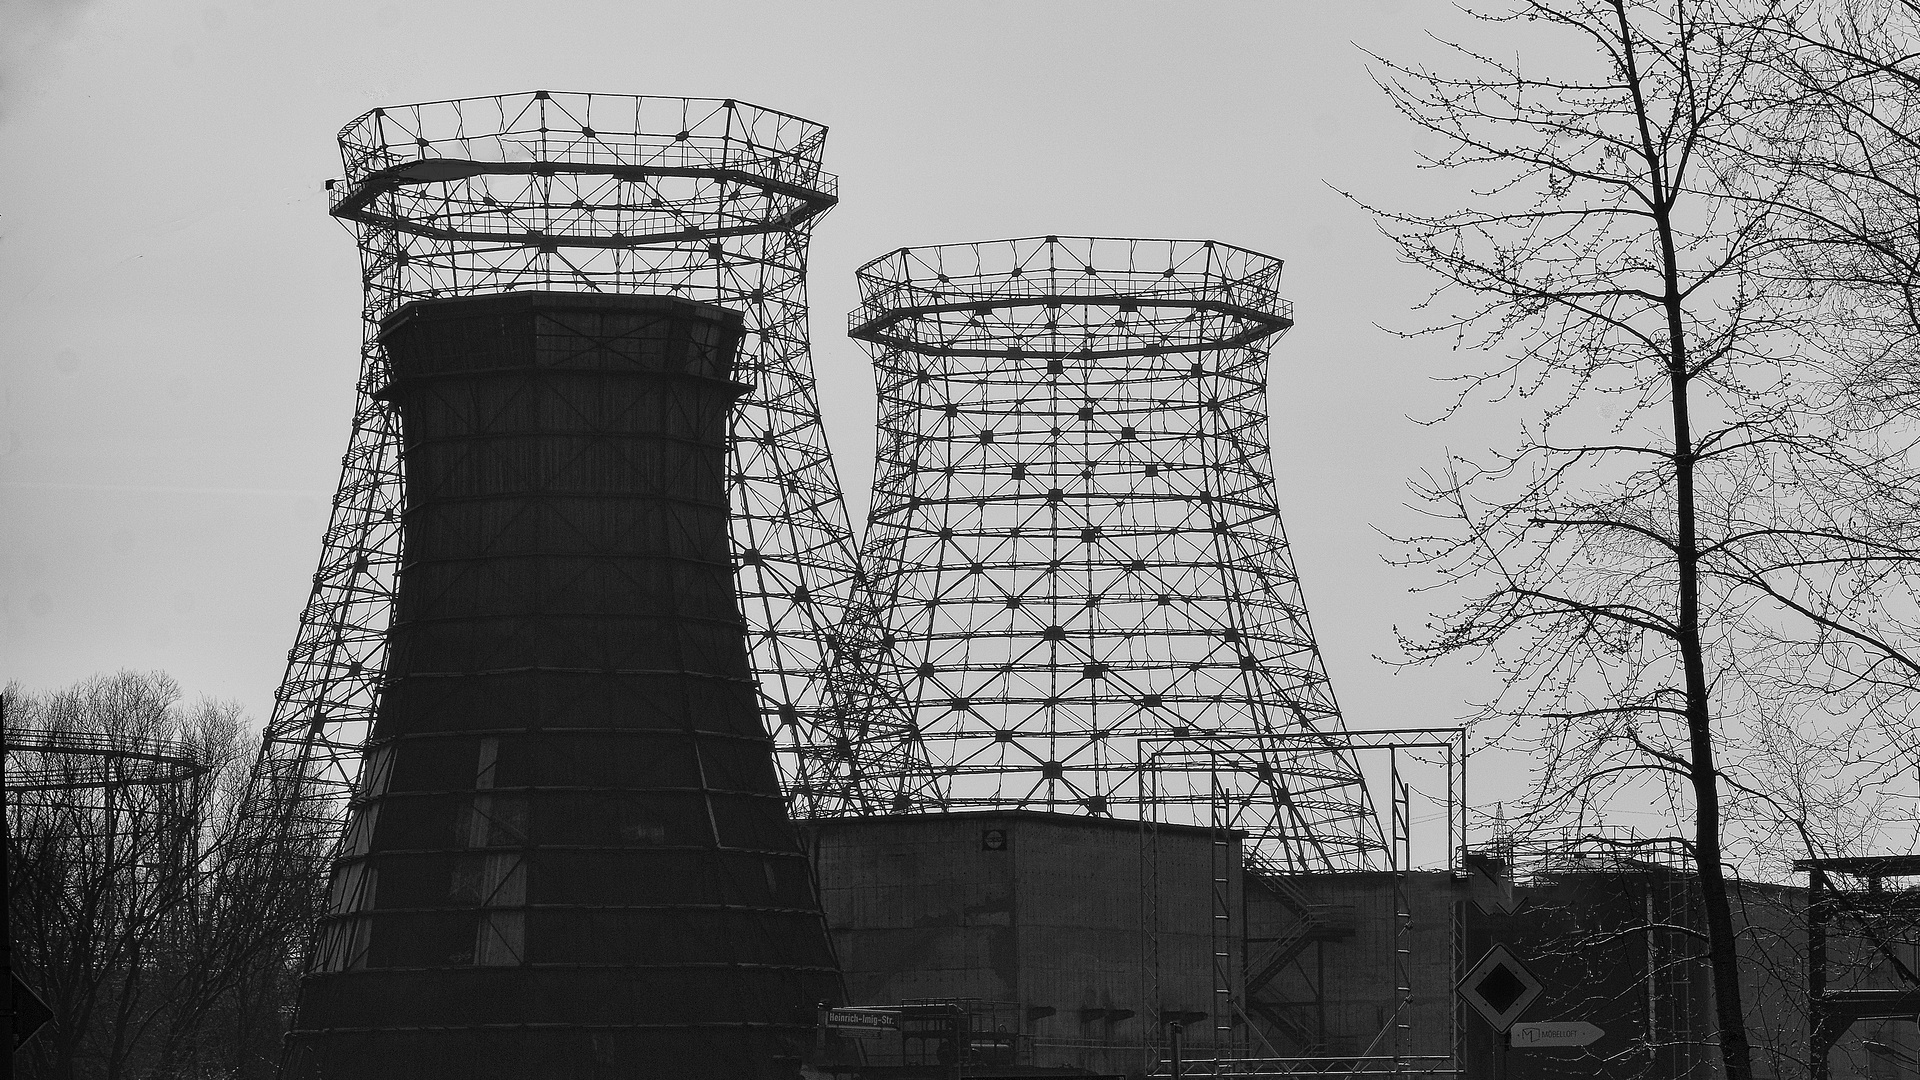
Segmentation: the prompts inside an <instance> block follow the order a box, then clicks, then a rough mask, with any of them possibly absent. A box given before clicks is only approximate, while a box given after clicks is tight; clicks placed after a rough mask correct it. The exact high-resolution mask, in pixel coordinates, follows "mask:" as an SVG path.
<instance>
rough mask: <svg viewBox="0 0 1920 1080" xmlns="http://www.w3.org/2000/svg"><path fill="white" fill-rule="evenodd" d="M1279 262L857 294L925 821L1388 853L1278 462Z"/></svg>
mask: <svg viewBox="0 0 1920 1080" xmlns="http://www.w3.org/2000/svg"><path fill="white" fill-rule="evenodd" d="M1279 276H1280V262H1279V260H1277V259H1273V258H1269V257H1268V256H1265V255H1261V254H1258V253H1256V252H1251V251H1246V250H1243V249H1240V248H1235V247H1231V246H1229V245H1226V244H1219V243H1215V242H1212V241H1174V240H1129V239H1101V238H1087V237H1059V236H1048V237H1033V238H1029V239H1022V240H1007V241H995V242H991V243H980V244H954V245H947V246H941V247H930V248H912V249H908V248H902V249H900V250H898V251H896V252H893V253H891V254H888V255H886V256H883V257H881V258H879V259H875V260H874V261H873V262H871V263H869V264H867V265H866V266H864V267H862V268H861V270H860V271H859V280H860V291H861V306H860V308H859V309H858V310H857V311H855V312H854V313H853V315H852V317H851V323H852V331H851V332H852V334H853V336H854V337H856V338H858V339H860V340H862V341H864V342H867V343H869V346H870V348H871V350H872V352H873V356H874V366H875V371H876V378H877V381H878V383H879V392H880V445H879V460H878V463H877V467H876V475H875V481H874V496H873V509H872V519H871V523H870V525H869V527H868V532H867V543H866V547H865V550H864V552H863V558H864V561H865V566H866V571H867V574H868V576H869V578H870V579H871V581H872V582H873V588H874V591H875V594H876V599H875V600H874V602H873V608H874V609H875V610H876V611H878V612H880V613H882V615H883V617H884V619H885V623H884V627H883V636H882V637H881V639H880V646H881V647H882V648H883V649H884V650H885V652H884V656H885V664H886V668H887V670H888V672H889V673H890V674H891V675H892V676H893V677H894V678H896V679H897V680H898V681H899V682H900V684H901V685H903V686H904V687H905V688H906V690H905V694H906V697H907V701H908V706H907V707H908V711H909V713H910V715H911V717H912V721H913V723H912V727H913V729H914V730H915V731H916V732H917V734H918V737H919V738H920V739H921V741H922V742H923V744H924V745H925V747H926V758H927V765H926V768H927V769H928V770H929V778H928V781H927V782H926V783H924V784H906V785H902V787H903V788H904V789H906V790H911V791H919V792H923V793H924V794H923V795H921V796H918V797H916V798H915V799H914V800H913V802H912V808H913V809H928V810H933V809H1021V810H1046V811H1052V812H1057V813H1075V814H1091V815H1095V816H1110V817H1134V818H1140V819H1144V820H1148V821H1155V820H1158V821H1168V822H1179V823H1185V824H1198V825H1205V826H1212V827H1216V828H1230V829H1234V830H1240V831H1244V832H1245V833H1246V834H1247V835H1248V837H1249V845H1248V852H1249V854H1250V856H1251V857H1253V858H1254V859H1255V860H1256V863H1257V864H1260V865H1267V866H1273V867H1278V868H1287V869H1311V868H1327V867H1354V866H1359V865H1364V864H1365V863H1366V861H1367V859H1368V858H1369V857H1370V856H1371V853H1373V852H1375V851H1378V850H1380V848H1381V846H1382V843H1381V837H1380V829H1379V826H1378V824H1377V822H1376V821H1375V819H1374V816H1373V812H1372V808H1371V805H1370V804H1369V801H1368V797H1367V793H1366V790H1365V788H1364V785H1363V784H1362V782H1361V777H1360V773H1359V770H1358V768H1357V766H1356V763H1355V762H1354V760H1353V758H1352V755H1351V754H1350V753H1349V752H1348V751H1347V750H1346V749H1345V748H1344V745H1343V742H1342V739H1341V734H1340V733H1341V728H1342V721H1341V717H1340V712H1339V709H1338V706H1337V705H1336V703H1335V701H1334V697H1333V694H1332V690H1331V688H1330V687H1329V685H1328V680H1327V675H1326V671H1325V668H1324V667H1323V665H1322V663H1321V660H1320V653H1319V649H1318V646H1317V645H1316V644H1315V642H1314V638H1313V633H1312V628H1311V625H1310V624H1309V622H1308V619H1307V610H1306V604H1305V601H1304V600H1303V599H1302V597H1301V593H1300V585H1299V578H1298V575H1297V574H1296V573H1295V570H1294V565H1293V558H1292V555H1291V552H1290V550H1289V548H1288V545H1287V540H1286V534H1285V532H1284V531H1283V530H1282V529H1281V526H1280V516H1279V508H1278V501H1277V497H1276V494H1275V491H1274V486H1273V481H1272V477H1271V475H1270V471H1269V467H1268V461H1267V432H1266V426H1267V419H1268V414H1267V410H1266V397H1267V373H1266V360H1267V353H1266V347H1267V345H1268V344H1269V343H1270V342H1271V341H1272V340H1274V339H1275V338H1276V337H1277V336H1278V335H1279V334H1280V333H1281V332H1283V331H1285V330H1286V329H1287V328H1288V327H1290V326H1291V325H1292V324H1293V319H1292V308H1291V306H1290V305H1289V304H1288V303H1287V302H1286V301H1285V300H1284V299H1282V298H1281V297H1280V296H1279V295H1278V293H1277V291H1276V290H1277V285H1278V280H1279Z"/></svg>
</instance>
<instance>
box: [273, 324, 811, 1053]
mask: <svg viewBox="0 0 1920 1080" xmlns="http://www.w3.org/2000/svg"><path fill="white" fill-rule="evenodd" d="M739 339H740V317H739V315H738V313H736V312H731V311H727V310H725V309H721V308H715V307H711V306H708V305H704V304H698V303H693V302H690V301H686V300H680V299H676V298H666V297H646V296H622V295H594V294H564V293H550V292H523V293H509V294H502V295H499V296H492V297H466V298H458V299H448V300H427V301H421V302H418V303H415V304H412V305H409V306H408V307H406V308H403V309H402V310H401V311H400V312H399V313H397V314H396V315H394V316H392V317H391V318H389V319H388V320H387V322H386V328H385V333H384V334H383V336H382V342H383V344H384V345H385V349H386V355H387V357H388V358H389V361H390V364H391V368H390V370H391V379H390V382H389V383H388V385H387V387H386V388H385V396H386V397H388V398H389V399H390V400H392V401H393V402H394V403H395V405H396V406H397V408H398V411H399V414H400V418H401V426H402V431H403V453H402V460H403V462H404V466H405V474H406V481H407V493H408V494H407V508H406V519H405V538H406V541H405V545H404V548H403V552H402V565H401V570H400V576H399V589H398V600H397V605H396V612H395V618H394V622H393V627H392V629H391V631H390V634H389V641H390V647H389V662H388V671H387V678H386V689H385V692H384V694H383V696H382V700H381V704H380V711H379V715H378V717H377V719H376V721H375V724H374V731H373V741H372V746H373V749H372V750H371V753H370V756H369V759H368V763H367V766H366V769H365V773H364V785H365V786H364V791H363V793H362V798H361V800H360V801H359V802H358V804H357V806H356V810H355V813H354V817H353V823H352V825H351V827H350V829H349V832H348V837H347V841H346V845H345V850H344V851H343V853H342V858H341V860H340V862H339V864H338V866H337V867H336V869H335V872H334V877H333V892H332V913H331V914H330V915H329V917H328V918H327V920H326V921H325V923H324V924H323V931H322V937H321V946H320V949H319V952H318V955H317V956H316V957H315V958H314V959H315V964H314V970H313V972H312V973H311V974H309V976H308V978H307V981H306V983H305V984H304V987H303V993H302V1002H301V1007H300V1014H299V1017H298V1020H297V1022H296V1024H295V1027H294V1031H293V1033H292V1035H291V1036H290V1050H289V1067H288V1069H287V1070H286V1074H287V1075H289V1076H293V1077H301V1078H307V1077H311V1078H314V1080H332V1078H336V1077H376V1076H407V1077H431V1076H446V1077H463V1078H466V1077H486V1076H498V1077H514V1078H516V1080H520V1078H531V1077H554V1078H561V1077H565V1078H569V1080H571V1078H580V1077H595V1076H621V1077H632V1076H660V1077H669V1076H670V1077H675V1078H681V1077H700V1076H706V1077H715V1078H721V1077H724V1078H727V1080H734V1078H746V1077H772V1076H776V1075H783V1074H782V1073H781V1072H779V1071H777V1069H776V1063H777V1062H778V1061H780V1060H781V1059H788V1060H789V1064H788V1065H787V1066H786V1074H789V1075H790V1074H791V1070H792V1062H794V1061H797V1056H798V1054H799V1052H800V1051H801V1050H802V1049H804V1048H805V1046H806V1043H807V1038H808V1035H809V1034H810V1030H811V1021H812V1015H813V1006H814V1004H815V1003H816V1002H818V1001H822V1000H826V999H828V998H830V997H833V996H834V994H835V987H836V983H837V978H838V977H837V974H836V972H835V969H834V964H833V957H832V953H831V949H830V947H829V946H828V944H827V940H826V929H825V925H824V922H823V920H822V918H821V915H820V910H819V906H818V902H817V900H816V899H815V897H814V893H813V889H812V885H811V880H810V875H809V871H808V867H807V863H806V860H805V857H804V856H803V855H802V854H801V852H800V849H799V846H798V843H797V841H796V838H795V836H794V833H793V830H792V827H791V825H790V824H789V823H788V821H787V818H786V813H785V808H784V803H783V800H782V797H781V793H780V790H779V781H778V779H777V777H776V775H775V772H774V767H773V747H772V744H771V742H770V740H769V739H768V737H767V735H766V732H765V730H764V728H763V727H762V726H761V723H760V719H759V715H758V710H757V708H756V703H755V700H754V686H753V680H752V675H751V671H750V670H749V668H748V664H747V654H746V649H745V641H744V637H743V634H742V629H741V623H740V617H739V609H738V606H737V603H736V601H735V596H734V589H733V580H732V564H731V561H730V559H729V557H728V551H727V497H726V484H725V475H726V465H725V461H726V434H727V413H728V407H729V405H730V403H731V402H732V401H733V399H734V398H735V397H736V396H737V395H738V394H739V393H740V392H741V391H743V390H744V389H745V387H743V386H741V385H740V384H738V383H736V382H733V381H732V379H731V368H732V361H733V356H734V352H735V349H736V347H737V345H738V343H739Z"/></svg>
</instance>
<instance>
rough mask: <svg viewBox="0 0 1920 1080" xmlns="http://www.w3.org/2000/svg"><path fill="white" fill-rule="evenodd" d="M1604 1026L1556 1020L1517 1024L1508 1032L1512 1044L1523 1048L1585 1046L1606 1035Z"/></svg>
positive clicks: (1583, 1021)
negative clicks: (1542, 1022)
mask: <svg viewBox="0 0 1920 1080" xmlns="http://www.w3.org/2000/svg"><path fill="white" fill-rule="evenodd" d="M1605 1034H1606V1030H1605V1029H1604V1028H1599V1027H1595V1026H1594V1025H1592V1024H1589V1023H1587V1022H1586V1021H1585V1020H1556V1021H1553V1022H1552V1023H1547V1024H1515V1025H1513V1029H1512V1030H1511V1031H1509V1032H1508V1033H1507V1036H1508V1038H1509V1039H1510V1040H1511V1042H1512V1045H1514V1046H1516V1047H1520V1048H1522V1049H1529V1048H1532V1047H1536V1046H1543V1047H1544V1046H1585V1045H1587V1044H1588V1043H1590V1042H1592V1041H1594V1040H1595V1039H1598V1038H1599V1037H1600V1036H1602V1035H1605Z"/></svg>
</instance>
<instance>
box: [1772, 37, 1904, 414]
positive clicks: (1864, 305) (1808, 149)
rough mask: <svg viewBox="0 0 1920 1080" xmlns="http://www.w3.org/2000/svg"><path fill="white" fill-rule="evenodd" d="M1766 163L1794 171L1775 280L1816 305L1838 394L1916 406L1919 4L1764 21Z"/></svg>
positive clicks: (1869, 409) (1854, 402) (1844, 399)
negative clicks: (1836, 363) (1767, 101)
mask: <svg viewBox="0 0 1920 1080" xmlns="http://www.w3.org/2000/svg"><path fill="white" fill-rule="evenodd" d="M1767 32H1768V42H1767V43H1768V45H1769V51H1768V53H1767V55H1766V61H1767V65H1768V73H1769V75H1770V76H1771V80H1770V81H1769V82H1768V83H1767V84H1765V85H1764V87H1763V89H1764V92H1765V93H1766V95H1767V96H1768V97H1769V98H1770V99H1771V101H1770V104H1771V106H1772V107H1771V108H1770V109H1769V111H1768V114H1767V116H1766V120H1767V123H1766V126H1765V129H1764V131H1765V134H1766V135H1767V136H1768V139H1767V142H1765V143H1764V144H1758V148H1760V149H1763V150H1764V151H1765V152H1766V155H1767V159H1768V160H1767V161H1766V162H1765V164H1766V165H1767V166H1768V167H1771V168H1773V169H1775V170H1777V171H1779V172H1780V173H1782V174H1783V175H1786V176H1790V177H1791V178H1793V180H1794V184H1793V187H1792V189H1791V198H1790V199H1789V200H1787V202H1786V203H1785V204H1784V205H1783V206H1782V207H1781V211H1782V213H1783V215H1784V216H1786V217H1787V218H1788V219H1789V221H1790V222H1791V224H1790V225H1789V226H1788V227H1787V228H1786V229H1785V230H1783V235H1782V252H1783V254H1784V255H1785V259H1784V260H1783V264H1782V267H1781V273H1780V275H1779V277H1778V278H1777V284H1778V285H1779V286H1780V287H1782V288H1785V289H1788V290H1792V291H1794V292H1797V293H1798V294H1800V295H1801V296H1803V297H1805V298H1806V299H1808V300H1810V301H1813V302H1814V303H1815V304H1816V305H1818V306H1817V307H1816V308H1814V311H1815V312H1816V313H1817V314H1818V315H1819V316H1821V317H1820V318H1817V319H1815V320H1813V321H1812V322H1811V323H1810V324H1809V330H1810V332H1811V333H1812V335H1814V336H1816V338H1817V341H1818V343H1819V344H1820V345H1821V346H1822V347H1823V348H1824V349H1826V350H1827V351H1828V352H1830V353H1831V354H1832V355H1833V356H1835V357H1836V358H1837V359H1839V360H1840V361H1841V364H1840V366H1839V367H1838V369H1837V372H1836V374H1838V375H1839V376H1840V382H1839V385H1838V387H1837V388H1838V389H1839V390H1841V391H1842V392H1843V394H1842V396H1841V397H1840V398H1839V399H1837V402H1836V403H1837V404H1840V405H1843V406H1845V407H1848V408H1850V409H1852V410H1854V416H1853V419H1854V420H1856V421H1858V422H1864V423H1867V424H1875V423H1884V422H1886V421H1887V420H1889V419H1890V418H1892V417H1896V416H1904V417H1908V418H1911V417H1912V415H1913V414H1914V413H1915V411H1916V410H1920V0H1823V2H1819V3H1815V2H1806V3H1801V4H1796V5H1794V6H1793V7H1791V8H1790V9H1787V10H1785V11H1781V12H1777V13H1775V15H1774V18H1773V19H1772V20H1771V21H1770V22H1769V24H1768V25H1767Z"/></svg>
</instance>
